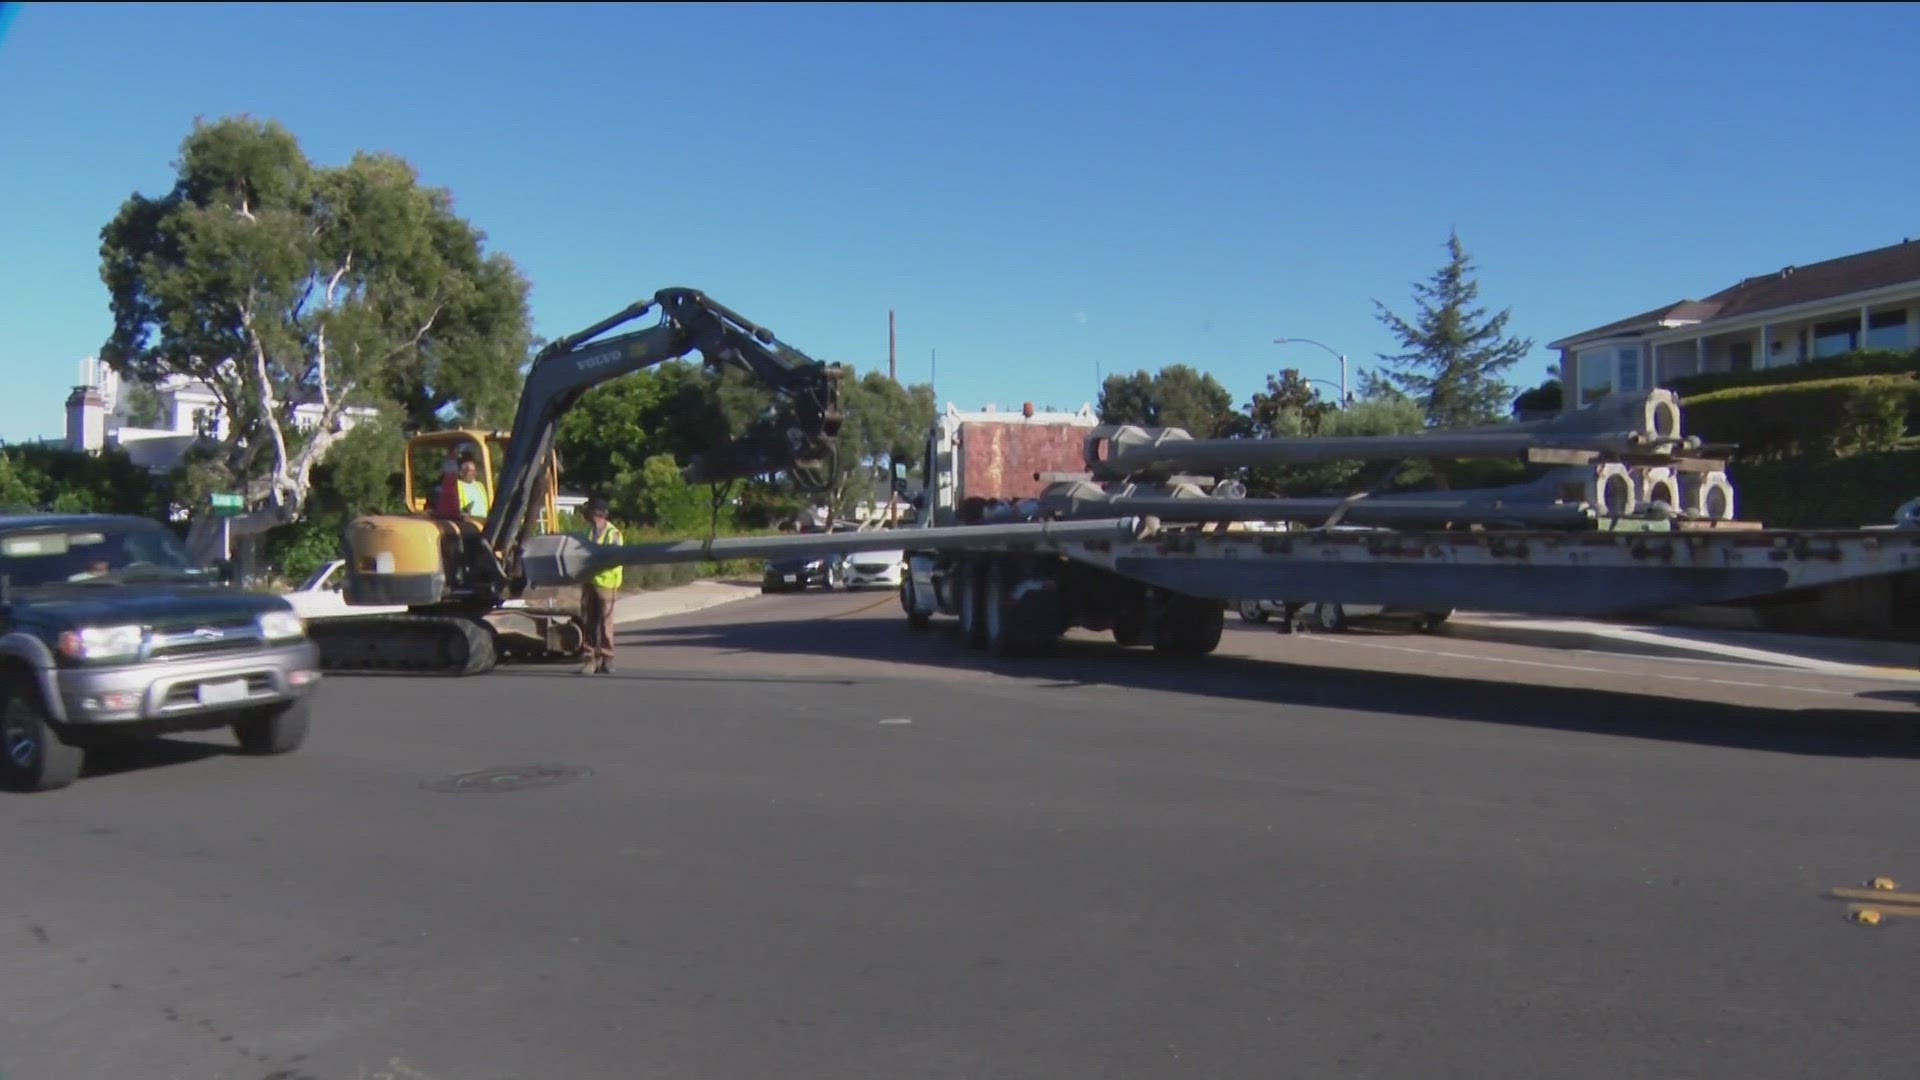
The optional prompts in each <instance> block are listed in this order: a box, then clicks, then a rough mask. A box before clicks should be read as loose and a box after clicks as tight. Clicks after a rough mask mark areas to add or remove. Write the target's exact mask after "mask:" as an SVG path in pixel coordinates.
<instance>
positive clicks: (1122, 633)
mask: <svg viewBox="0 0 1920 1080" xmlns="http://www.w3.org/2000/svg"><path fill="white" fill-rule="evenodd" d="M1142 636H1143V632H1142V627H1141V625H1140V616H1138V615H1132V614H1128V615H1116V616H1114V617H1113V643H1114V644H1115V645H1118V646H1120V647H1121V648H1123V649H1131V648H1133V647H1134V646H1135V645H1138V644H1140V639H1141V637H1142Z"/></svg>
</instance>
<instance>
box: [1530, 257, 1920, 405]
mask: <svg viewBox="0 0 1920 1080" xmlns="http://www.w3.org/2000/svg"><path fill="white" fill-rule="evenodd" d="M1547 347H1548V348H1551V349H1558V350H1559V351H1560V373H1561V380H1562V385H1563V386H1564V387H1565V388H1566V392H1565V393H1564V394H1563V395H1562V403H1563V405H1562V407H1563V408H1567V409H1577V408H1579V407H1580V406H1582V405H1586V404H1591V403H1593V402H1594V401H1597V400H1599V399H1600V398H1602V397H1605V396H1606V395H1607V394H1610V393H1613V392H1615V391H1618V392H1621V393H1631V392H1633V391H1637V390H1643V389H1646V388H1648V387H1650V386H1664V385H1666V384H1667V383H1668V382H1670V381H1671V380H1673V379H1676V378H1679V377H1681V376H1684V375H1695V374H1701V373H1706V372H1731V371H1752V370H1755V369H1761V368H1774V367H1784V366H1786V365H1789V364H1799V363H1803V362H1805V361H1807V360H1811V359H1817V358H1819V357H1824V356H1839V355H1841V354H1843V353H1850V352H1856V351H1859V350H1861V349H1893V350H1902V351H1904V350H1908V349H1920V239H1907V240H1902V241H1901V242H1900V243H1898V244H1894V245H1892V246H1890V247H1883V248H1876V249H1875V250H1873V251H1863V252H1860V253H1858V254H1855V255H1847V256H1843V257H1841V258H1838V259H1829V260H1827V261H1826V262H1820V263H1814V264H1813V265H1811V266H1788V267H1785V268H1783V269H1780V270H1777V271H1775V272H1773V273H1770V274H1763V275H1761V276H1758V277H1750V278H1747V279H1746V280H1744V281H1742V282H1740V283H1739V284H1737V285H1733V286H1731V287H1729V288H1725V289H1722V290H1720V291H1719V292H1717V293H1714V294H1713V295H1711V296H1708V297H1706V298H1705V299H1702V300H1679V301H1676V302H1674V303H1671V304H1666V305H1664V306H1662V307H1657V308H1654V309H1653V310H1651V311H1643V312H1641V313H1640V314H1638V315H1633V316H1629V317H1628V318H1624V319H1619V320H1616V321H1614V322H1610V323H1608V324H1606V325H1605V326H1597V327H1594V328H1593V329H1591V330H1585V331H1582V332H1580V333H1578V334H1574V335H1572V336H1570V337H1565V338H1561V339H1560V340H1559V341H1555V342H1551V343H1549V344H1548V346H1547Z"/></svg>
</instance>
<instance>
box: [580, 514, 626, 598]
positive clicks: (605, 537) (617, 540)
mask: <svg viewBox="0 0 1920 1080" xmlns="http://www.w3.org/2000/svg"><path fill="white" fill-rule="evenodd" d="M587 539H589V540H592V541H593V542H594V543H596V544H624V543H626V541H625V540H623V539H621V537H620V530H619V529H618V528H617V527H615V525H614V524H613V522H611V521H609V522H607V527H606V530H605V531H604V532H602V533H601V534H600V535H599V536H595V535H593V527H592V526H591V525H589V526H588V527H587ZM626 569H627V568H626V567H624V566H610V567H608V568H606V569H605V570H602V571H600V572H599V573H597V574H595V575H593V583H594V584H595V585H598V586H599V587H601V588H603V589H617V588H619V587H620V583H621V582H623V581H625V580H626Z"/></svg>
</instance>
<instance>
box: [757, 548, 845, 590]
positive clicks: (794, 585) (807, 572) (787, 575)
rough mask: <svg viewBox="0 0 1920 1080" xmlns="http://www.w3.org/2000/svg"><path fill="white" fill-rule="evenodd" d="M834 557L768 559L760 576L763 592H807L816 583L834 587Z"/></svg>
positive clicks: (824, 586) (823, 586)
mask: <svg viewBox="0 0 1920 1080" xmlns="http://www.w3.org/2000/svg"><path fill="white" fill-rule="evenodd" d="M833 563H834V558H833V557H831V556H826V555H814V556H810V557H796V558H791V559H768V560H767V566H766V569H765V571H763V572H762V574H761V576H760V591H761V592H763V593H778V592H805V591H806V590H807V589H809V588H811V587H813V586H814V585H819V586H820V587H821V588H825V589H831V588H833Z"/></svg>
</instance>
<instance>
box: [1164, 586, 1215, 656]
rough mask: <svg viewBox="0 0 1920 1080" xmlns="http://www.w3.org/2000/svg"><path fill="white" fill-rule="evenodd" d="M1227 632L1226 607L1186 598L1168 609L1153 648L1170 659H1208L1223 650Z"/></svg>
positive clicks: (1211, 602)
mask: <svg viewBox="0 0 1920 1080" xmlns="http://www.w3.org/2000/svg"><path fill="white" fill-rule="evenodd" d="M1226 628H1227V611H1226V608H1225V607H1224V606H1222V605H1221V604H1219V603H1217V602H1215V601H1210V600H1199V599H1192V598H1184V597H1183V598H1182V599H1180V600H1178V601H1175V602H1174V603H1172V604H1170V605H1168V608H1167V612H1166V614H1165V615H1164V616H1162V622H1161V625H1160V628H1159V632H1158V633H1157V634H1156V635H1155V638H1156V640H1155V641H1154V643H1153V648H1154V651H1155V652H1160V653H1165V654H1167V655H1168V656H1205V655H1207V654H1208V653H1210V652H1212V651H1213V650H1215V649H1217V648H1219V647H1220V634H1221V632H1222V631H1224V630H1225V629H1226Z"/></svg>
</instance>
